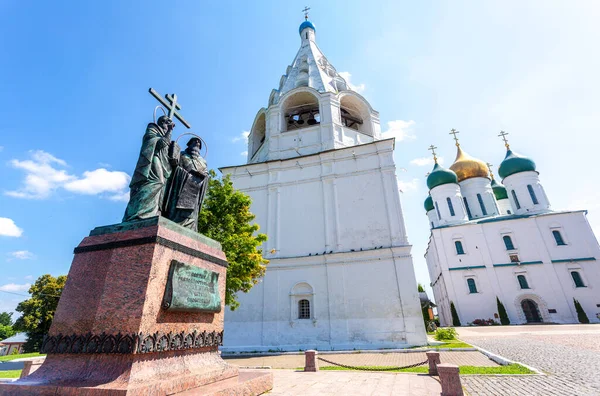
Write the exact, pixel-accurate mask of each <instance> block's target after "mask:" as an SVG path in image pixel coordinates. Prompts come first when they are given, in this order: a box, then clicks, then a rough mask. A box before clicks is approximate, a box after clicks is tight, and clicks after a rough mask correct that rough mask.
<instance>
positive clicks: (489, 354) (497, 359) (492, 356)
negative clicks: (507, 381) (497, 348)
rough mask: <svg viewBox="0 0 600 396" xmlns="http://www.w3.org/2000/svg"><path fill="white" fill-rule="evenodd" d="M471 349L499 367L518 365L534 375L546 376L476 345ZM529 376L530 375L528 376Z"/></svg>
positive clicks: (523, 364)
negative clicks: (474, 349)
mask: <svg viewBox="0 0 600 396" xmlns="http://www.w3.org/2000/svg"><path fill="white" fill-rule="evenodd" d="M471 345H473V344H472V343H471ZM473 347H474V348H476V349H477V350H478V351H479V352H481V353H483V354H484V355H485V356H487V357H488V358H489V359H490V360H493V361H494V362H496V363H498V364H499V365H502V366H508V365H509V364H520V365H521V366H523V367H525V368H526V369H529V370H531V371H533V372H534V373H536V374H538V375H546V374H545V373H543V372H541V371H540V370H538V369H536V368H535V367H531V366H529V365H527V364H525V363H521V362H517V361H514V360H510V359H507V358H505V357H503V356H500V355H496V354H495V353H492V352H490V351H488V350H485V349H483V348H480V347H478V346H477V345H473ZM506 375H528V374H506ZM529 375H531V374H529Z"/></svg>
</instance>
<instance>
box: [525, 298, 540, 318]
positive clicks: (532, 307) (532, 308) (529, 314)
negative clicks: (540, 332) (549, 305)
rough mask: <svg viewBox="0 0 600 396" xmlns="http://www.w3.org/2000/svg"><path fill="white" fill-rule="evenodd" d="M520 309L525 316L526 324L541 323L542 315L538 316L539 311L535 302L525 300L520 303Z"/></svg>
mask: <svg viewBox="0 0 600 396" xmlns="http://www.w3.org/2000/svg"><path fill="white" fill-rule="evenodd" d="M521 308H523V313H524V314H525V319H526V320H527V323H541V322H542V315H540V310H539V308H538V305H537V304H536V303H535V301H532V300H529V299H526V300H523V301H521Z"/></svg>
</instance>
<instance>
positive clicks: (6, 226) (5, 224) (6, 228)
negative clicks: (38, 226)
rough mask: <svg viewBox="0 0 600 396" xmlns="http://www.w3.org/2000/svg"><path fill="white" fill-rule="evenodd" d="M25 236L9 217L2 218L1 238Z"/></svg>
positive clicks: (0, 219) (0, 226) (0, 225)
mask: <svg viewBox="0 0 600 396" xmlns="http://www.w3.org/2000/svg"><path fill="white" fill-rule="evenodd" d="M22 234H23V230H22V229H21V228H19V227H17V225H16V224H15V222H14V221H13V220H12V219H9V218H8V217H0V236H9V237H17V238H18V237H20V236H21V235H22Z"/></svg>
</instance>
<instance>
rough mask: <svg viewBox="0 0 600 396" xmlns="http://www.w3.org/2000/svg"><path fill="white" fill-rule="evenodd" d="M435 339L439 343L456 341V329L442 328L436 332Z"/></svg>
mask: <svg viewBox="0 0 600 396" xmlns="http://www.w3.org/2000/svg"><path fill="white" fill-rule="evenodd" d="M434 338H435V339H436V340H438V341H452V340H455V339H456V329H455V328H454V327H440V328H439V329H437V330H436V332H435V336H434Z"/></svg>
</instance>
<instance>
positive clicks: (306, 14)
mask: <svg viewBox="0 0 600 396" xmlns="http://www.w3.org/2000/svg"><path fill="white" fill-rule="evenodd" d="M308 10H310V7H309V6H305V7H304V9H303V10H302V12H303V13H304V19H305V20H307V21H308Z"/></svg>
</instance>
